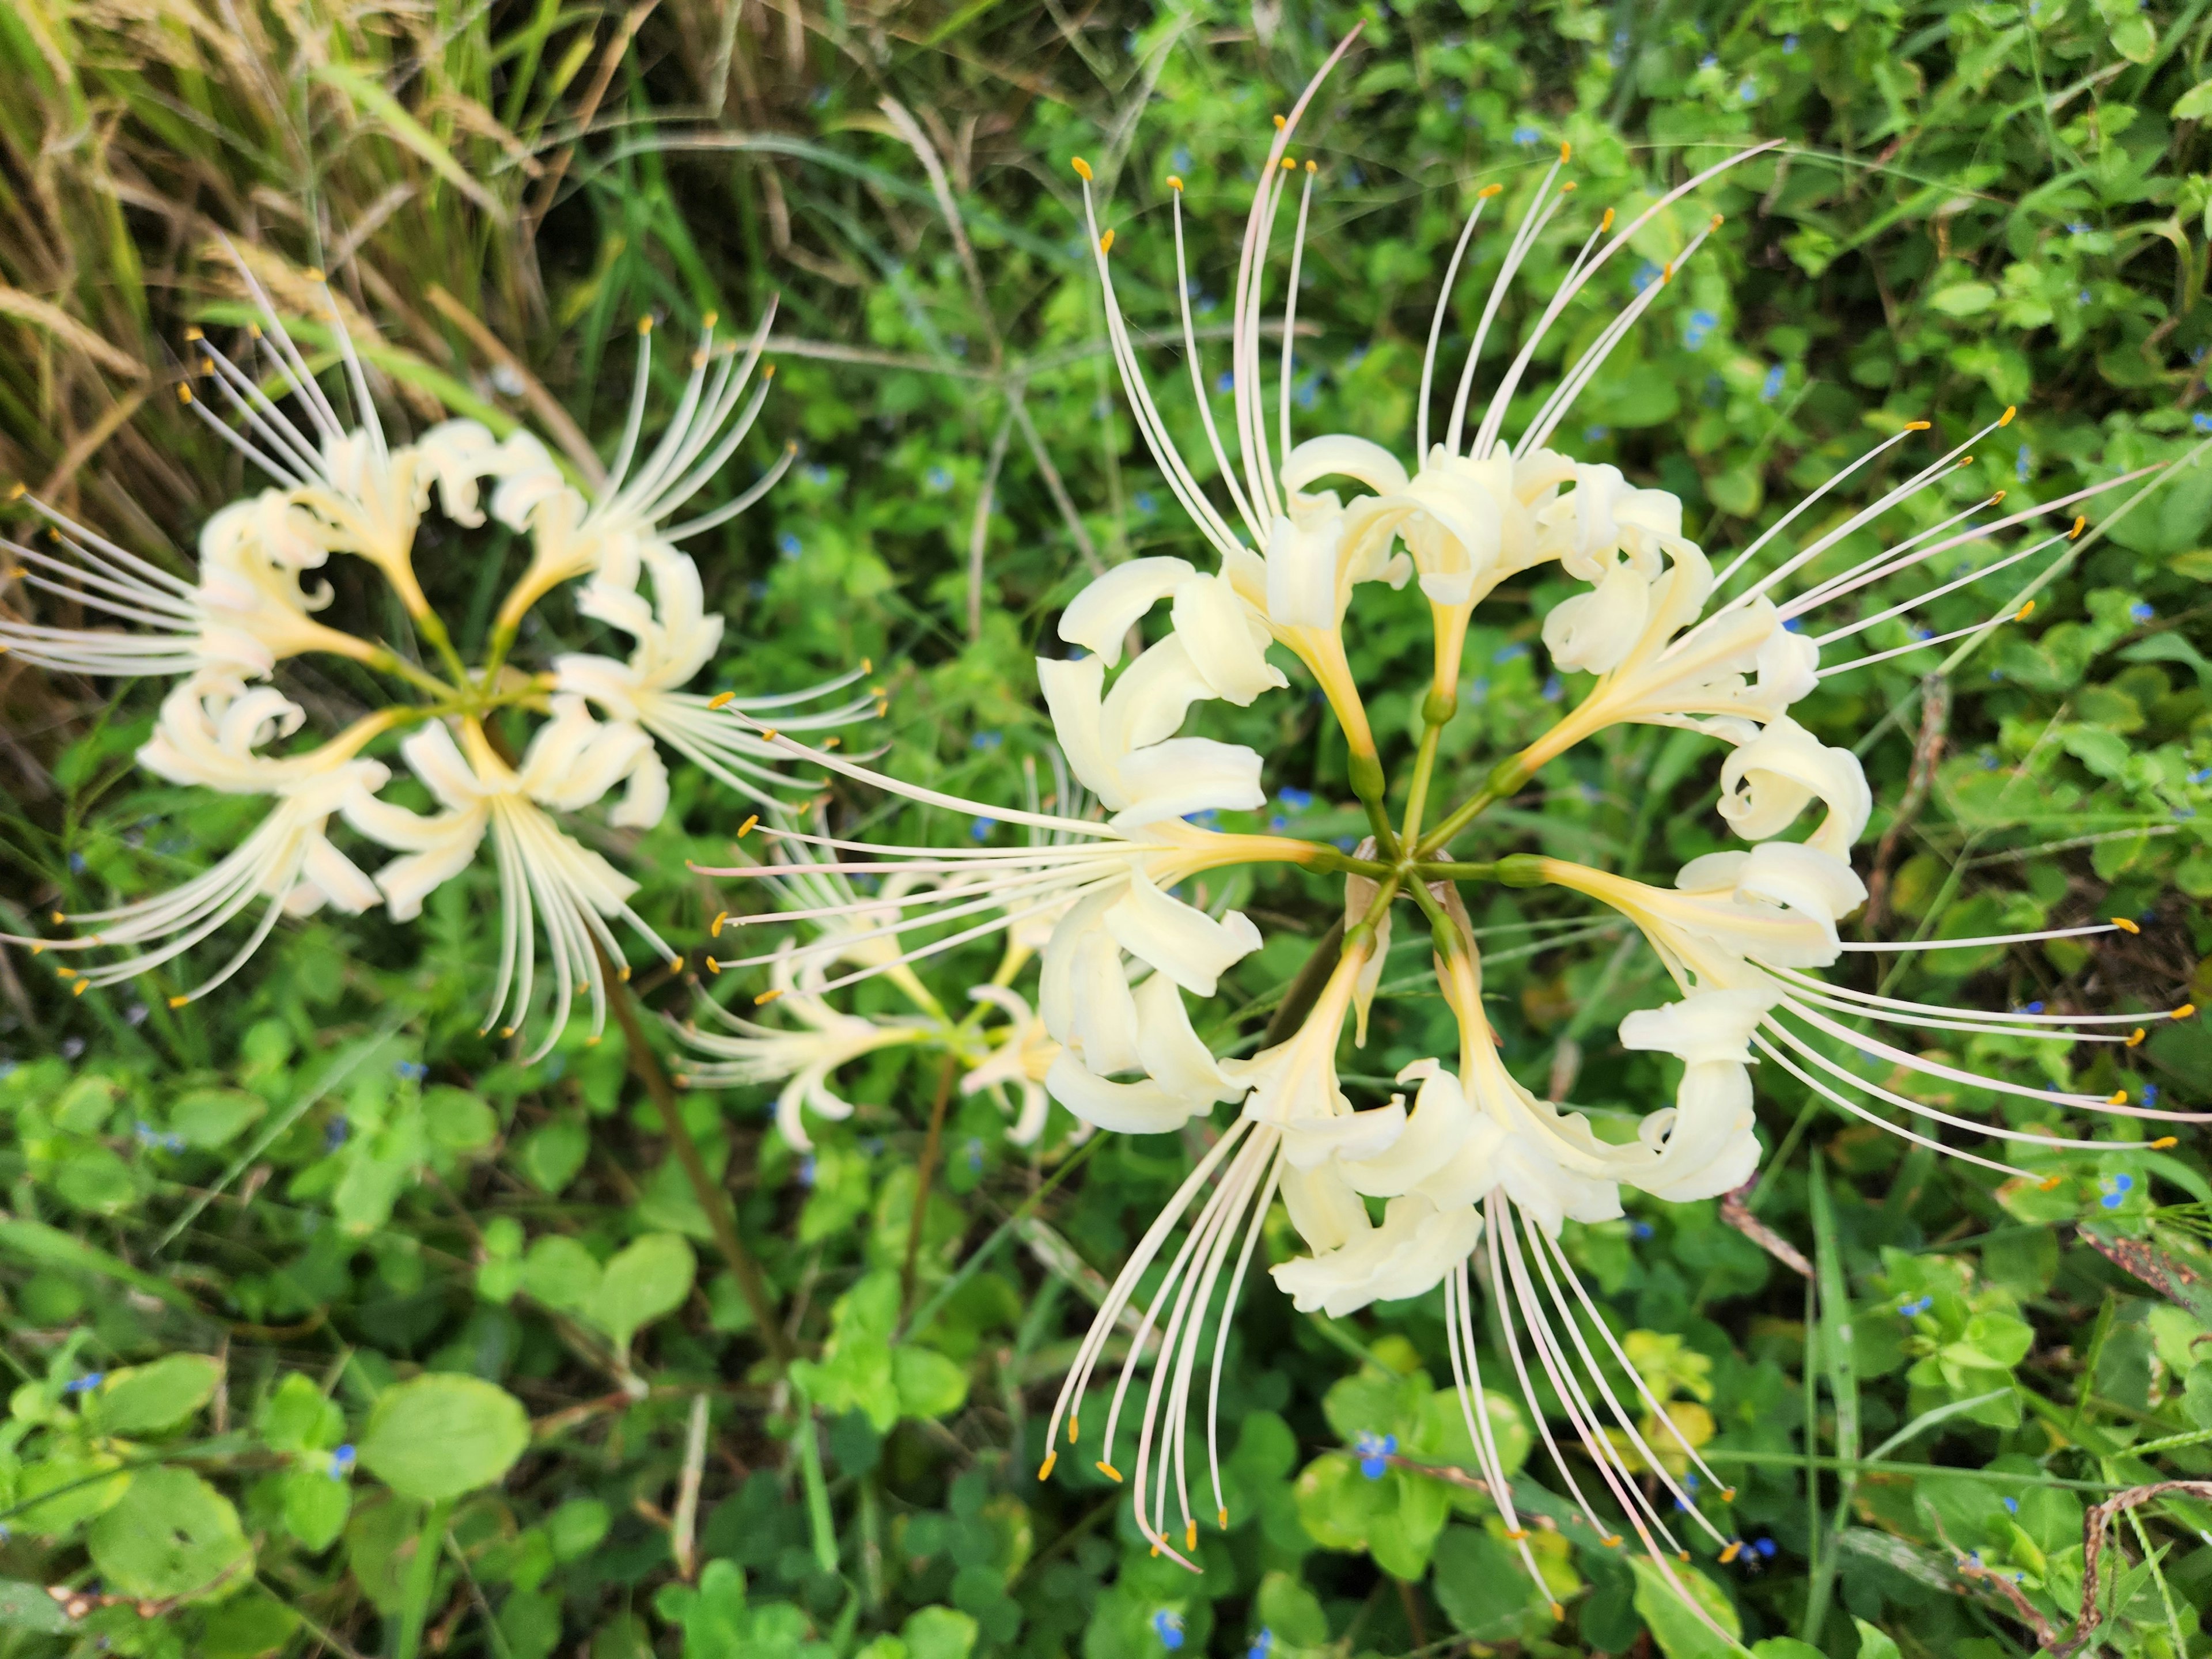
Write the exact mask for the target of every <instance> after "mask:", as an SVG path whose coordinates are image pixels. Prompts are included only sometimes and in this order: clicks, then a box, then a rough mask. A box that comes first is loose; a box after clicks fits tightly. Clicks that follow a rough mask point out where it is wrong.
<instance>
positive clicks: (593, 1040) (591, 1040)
mask: <svg viewBox="0 0 2212 1659" xmlns="http://www.w3.org/2000/svg"><path fill="white" fill-rule="evenodd" d="M600 1041H601V1039H600V1036H599V1033H598V1032H597V1031H594V1032H592V1035H591V1036H587V1037H586V1038H585V1039H584V1046H585V1047H586V1048H598V1047H599V1042H600Z"/></svg>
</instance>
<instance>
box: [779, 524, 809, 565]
mask: <svg viewBox="0 0 2212 1659" xmlns="http://www.w3.org/2000/svg"><path fill="white" fill-rule="evenodd" d="M775 550H776V551H777V552H779V553H781V554H782V555H783V556H784V557H785V558H787V559H795V558H797V557H798V556H799V554H800V552H801V551H803V550H804V548H803V544H801V543H800V541H799V537H798V535H797V534H796V532H792V531H789V530H787V531H785V532H783V534H781V536H778V537H777V538H775Z"/></svg>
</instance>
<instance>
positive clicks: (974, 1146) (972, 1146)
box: [967, 1135, 983, 1175]
mask: <svg viewBox="0 0 2212 1659" xmlns="http://www.w3.org/2000/svg"><path fill="white" fill-rule="evenodd" d="M967 1153H968V1168H969V1172H970V1173H971V1174H975V1175H981V1174H982V1173H983V1143H982V1142H981V1141H980V1140H978V1139H976V1138H975V1136H973V1135H970V1136H969V1137H968V1146H967Z"/></svg>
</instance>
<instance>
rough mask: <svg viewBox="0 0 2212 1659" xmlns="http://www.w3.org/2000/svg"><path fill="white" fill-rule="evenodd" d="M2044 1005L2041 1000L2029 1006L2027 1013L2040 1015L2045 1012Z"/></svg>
mask: <svg viewBox="0 0 2212 1659" xmlns="http://www.w3.org/2000/svg"><path fill="white" fill-rule="evenodd" d="M2043 1007H2044V1005H2043V1003H2042V1002H2041V1001H2040V1000H2037V1001H2034V1002H2031V1003H2029V1004H2028V1005H2027V1012H2029V1013H2031V1014H2039V1013H2041V1012H2043Z"/></svg>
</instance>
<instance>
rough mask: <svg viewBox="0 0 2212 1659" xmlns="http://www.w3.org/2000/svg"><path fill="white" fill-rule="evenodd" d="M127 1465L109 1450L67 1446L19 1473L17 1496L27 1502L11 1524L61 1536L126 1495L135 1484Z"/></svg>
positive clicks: (19, 1499)
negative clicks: (78, 1449)
mask: <svg viewBox="0 0 2212 1659" xmlns="http://www.w3.org/2000/svg"><path fill="white" fill-rule="evenodd" d="M122 1468H123V1460H122V1459H121V1458H119V1457H117V1456H115V1455H113V1454H112V1453H109V1452H88V1453H83V1454H77V1453H70V1452H64V1453H63V1454H61V1455H59V1456H56V1457H49V1458H47V1459H46V1460H45V1461H44V1462H38V1463H33V1464H32V1465H31V1466H30V1467H29V1468H27V1469H25V1470H24V1471H23V1472H22V1474H20V1475H18V1476H17V1477H16V1480H15V1502H16V1504H20V1505H21V1506H22V1507H21V1508H19V1509H17V1510H16V1511H15V1517H14V1519H13V1521H12V1522H10V1524H11V1525H14V1526H17V1527H21V1528H22V1529H23V1530H25V1531H26V1532H34V1533H43V1534H47V1535H48V1536H51V1537H58V1536H60V1535H61V1534H64V1533H65V1532H68V1531H69V1530H70V1528H73V1527H76V1526H78V1525H80V1524H81V1523H82V1522H86V1521H88V1520H90V1519H91V1518H92V1517H93V1516H95V1515H99V1514H100V1513H102V1512H103V1511H105V1510H109V1509H111V1508H112V1507H113V1506H114V1505H115V1504H118V1503H119V1502H120V1501H121V1500H122V1498H123V1494H124V1492H125V1491H126V1490H127V1489H128V1488H129V1486H130V1484H131V1477H130V1476H129V1475H127V1474H122V1473H120V1471H121V1469H122ZM49 1492H51V1493H52V1494H53V1495H52V1497H47V1496H46V1494H47V1493H49ZM33 1499H43V1500H44V1501H43V1502H33Z"/></svg>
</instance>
